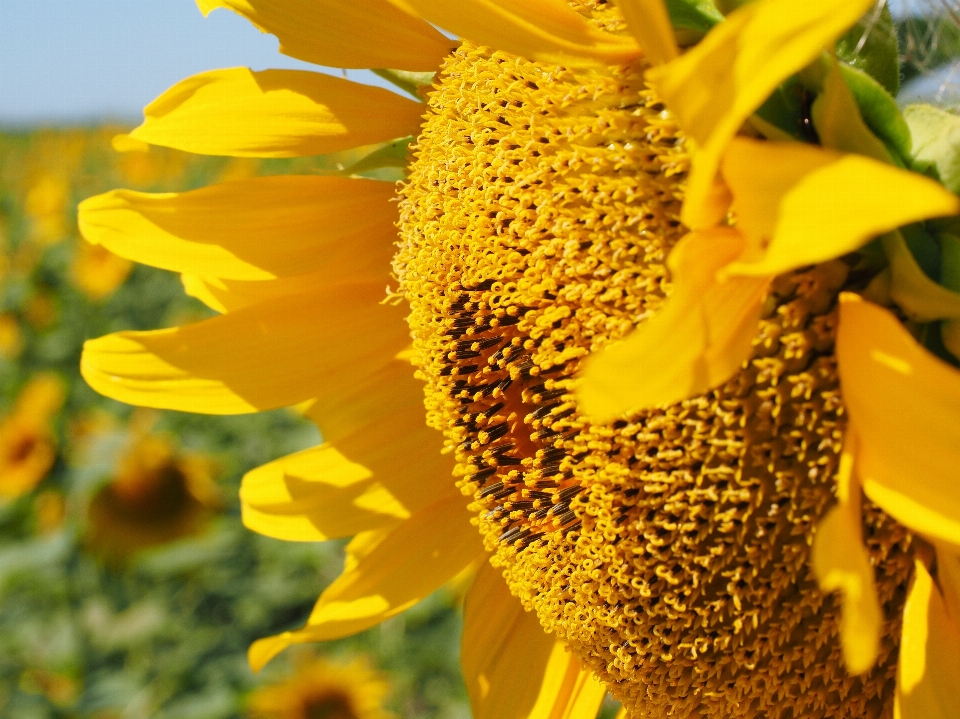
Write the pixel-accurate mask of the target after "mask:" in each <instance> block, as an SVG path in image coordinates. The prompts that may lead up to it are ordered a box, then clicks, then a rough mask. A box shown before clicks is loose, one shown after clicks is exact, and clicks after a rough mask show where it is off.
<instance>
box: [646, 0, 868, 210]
mask: <svg viewBox="0 0 960 719" xmlns="http://www.w3.org/2000/svg"><path fill="white" fill-rule="evenodd" d="M872 5H873V0H757V1H756V2H752V3H749V4H747V5H745V6H743V7H741V8H740V9H738V10H736V11H734V12H732V13H731V14H730V15H729V16H728V17H727V19H726V20H725V21H724V22H722V23H720V24H718V25H717V26H716V27H715V28H714V29H713V30H711V31H710V32H709V33H708V34H707V36H706V37H705V38H704V39H703V41H701V42H700V43H699V44H698V45H697V46H696V47H694V48H693V49H692V50H690V51H689V52H687V53H685V54H684V55H682V56H681V57H679V58H677V59H676V60H674V61H673V62H671V63H670V64H668V65H664V66H663V67H658V68H654V69H653V70H651V71H650V72H649V77H650V79H651V80H652V81H653V82H654V83H655V84H656V85H657V87H658V89H659V90H660V94H661V96H662V97H663V100H664V102H665V104H666V105H667V107H669V108H670V110H671V112H673V113H674V115H676V117H677V119H678V120H679V122H680V125H681V127H683V129H684V130H685V131H686V132H687V133H688V134H689V135H690V136H691V137H692V138H693V139H694V140H695V141H696V143H697V144H698V146H699V149H698V150H697V151H696V152H695V154H694V156H693V161H692V166H691V171H690V175H689V177H688V180H687V190H686V192H687V195H686V201H685V202H684V207H683V215H682V220H683V222H684V224H685V225H687V227H690V228H691V229H699V228H701V227H706V226H709V225H712V224H714V223H716V222H717V221H718V220H720V219H721V218H722V212H721V211H720V208H718V206H717V205H716V204H710V205H708V204H706V203H707V200H708V197H709V195H710V192H711V188H712V186H713V184H714V176H715V175H716V172H717V167H718V165H719V162H720V157H721V155H722V154H723V151H724V148H725V147H726V145H727V143H728V142H729V141H730V139H731V138H732V137H733V136H734V135H735V134H736V133H737V131H738V130H739V129H740V126H741V125H742V124H743V121H744V120H746V119H747V117H749V116H750V115H751V114H753V112H754V110H756V109H757V108H758V107H760V105H762V104H763V102H764V101H765V100H766V99H767V97H769V95H770V93H771V92H773V90H774V88H776V87H777V86H778V85H779V84H780V83H781V82H783V81H784V80H785V79H787V78H788V77H790V75H792V74H793V73H795V72H797V71H798V70H800V69H801V68H803V67H804V66H805V65H807V64H808V63H809V62H810V61H811V60H813V59H814V58H815V57H816V56H817V55H819V54H820V52H821V51H822V50H823V49H824V48H825V47H827V46H830V45H832V44H833V41H834V40H836V39H837V38H838V37H840V35H842V34H843V32H844V31H845V30H846V29H847V28H849V27H850V26H851V25H853V24H854V23H855V22H856V21H857V20H858V19H859V18H860V16H861V15H863V14H864V13H865V12H866V11H867V10H868V9H869V8H870V7H871V6H872ZM718 213H719V214H718Z"/></svg>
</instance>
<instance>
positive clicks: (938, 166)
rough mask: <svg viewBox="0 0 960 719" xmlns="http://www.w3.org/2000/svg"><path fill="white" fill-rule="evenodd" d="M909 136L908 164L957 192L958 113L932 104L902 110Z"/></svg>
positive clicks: (959, 155)
mask: <svg viewBox="0 0 960 719" xmlns="http://www.w3.org/2000/svg"><path fill="white" fill-rule="evenodd" d="M903 115H904V118H905V119H906V122H907V125H908V126H909V127H910V135H911V138H912V140H913V144H912V148H911V153H910V166H911V167H912V168H913V169H914V170H916V171H917V172H923V173H926V174H928V175H930V176H932V177H934V178H935V179H937V180H939V181H940V182H942V183H943V184H944V186H945V187H947V189H949V190H950V191H951V192H956V193H960V117H957V116H956V115H954V114H952V113H949V112H945V111H943V110H941V109H939V108H936V107H933V106H932V105H908V106H907V107H905V108H904V110H903Z"/></svg>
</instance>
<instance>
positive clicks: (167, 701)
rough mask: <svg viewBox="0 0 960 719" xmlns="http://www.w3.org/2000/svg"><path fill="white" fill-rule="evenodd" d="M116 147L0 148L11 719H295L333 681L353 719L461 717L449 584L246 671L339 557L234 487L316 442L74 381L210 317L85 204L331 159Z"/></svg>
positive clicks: (92, 132) (0, 547)
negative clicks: (148, 404) (158, 333)
mask: <svg viewBox="0 0 960 719" xmlns="http://www.w3.org/2000/svg"><path fill="white" fill-rule="evenodd" d="M122 131H123V128H116V127H99V128H89V129H70V130H38V131H33V132H7V133H4V134H0V297H2V301H0V716H3V717H6V718H9V719H48V718H49V719H53V718H54V717H62V718H64V719H65V718H67V717H70V718H71V719H74V718H76V719H148V718H150V719H220V718H223V719H227V718H228V717H241V716H264V717H272V716H300V715H299V714H291V713H289V712H290V711H294V710H295V706H294V705H296V704H297V701H298V697H299V698H300V699H302V696H301V695H302V694H303V693H304V692H307V693H309V692H310V691H314V690H315V688H316V687H317V686H324V684H323V683H324V682H326V683H327V684H330V685H331V686H332V687H333V689H332V690H331V691H333V696H335V697H336V696H339V694H337V692H341V693H342V692H344V691H347V692H355V693H357V695H358V696H360V697H364V696H365V697H368V698H369V697H371V696H374V697H378V698H377V699H376V701H375V702H374V704H376V706H369V707H366V708H361V707H360V706H359V705H357V707H355V711H356V712H357V713H356V716H357V717H363V718H366V717H370V719H375V718H376V717H380V716H389V715H390V714H388V713H385V712H392V713H393V714H399V715H402V716H411V717H420V716H423V717H451V718H452V717H463V716H468V715H469V710H468V708H467V703H466V698H465V697H466V695H465V691H464V688H463V682H462V679H461V678H460V675H459V669H458V666H459V662H458V659H457V655H458V645H459V625H460V618H459V614H458V611H457V606H458V604H459V600H460V594H461V592H460V590H459V589H458V587H457V586H456V585H455V584H454V585H450V586H448V587H447V588H444V589H442V590H440V591H439V592H437V593H436V594H435V595H433V596H432V597H430V598H429V599H428V600H427V601H425V602H423V603H421V604H420V605H418V606H417V607H416V608H414V609H413V610H411V611H408V612H406V613H405V614H403V615H401V616H399V617H396V618H394V619H392V620H390V621H388V622H386V623H385V624H383V625H382V626H380V627H377V628H374V629H372V630H370V631H367V632H365V633H362V634H360V635H357V636H355V637H351V638H348V639H344V640H339V641H335V642H329V643H327V644H324V645H321V646H319V647H318V648H317V647H316V645H314V647H309V648H305V649H303V650H302V651H300V652H297V651H290V652H287V653H285V654H284V655H281V656H280V657H279V658H277V659H276V660H275V661H273V662H271V664H270V665H269V666H268V667H267V668H266V669H265V670H264V671H263V672H261V674H259V675H254V674H253V672H252V671H251V670H250V668H249V666H248V663H247V659H246V651H247V648H248V647H249V645H250V644H251V643H252V642H253V641H254V640H256V639H259V638H261V637H264V636H267V635H270V634H275V633H277V632H281V631H284V630H287V629H292V628H295V627H298V626H300V625H301V624H302V623H303V622H304V620H305V619H306V617H307V615H308V614H309V612H310V609H311V607H312V606H313V603H314V601H315V600H316V597H317V595H318V594H319V593H320V590H321V589H323V588H324V587H325V586H326V585H327V584H329V583H330V581H331V580H332V579H333V578H335V577H336V576H337V574H339V572H340V570H341V567H342V564H343V556H342V548H341V545H342V543H310V542H308V543H289V542H282V541H279V540H275V539H270V538H266V537H263V536H261V535H258V534H255V533H253V532H250V531H248V530H247V529H245V528H244V527H243V526H242V525H241V521H240V517H239V502H238V499H237V491H238V486H239V480H240V477H241V476H242V475H243V473H244V472H246V471H248V470H249V469H251V468H253V467H256V466H258V465H260V464H263V463H265V462H267V461H269V460H272V459H274V458H276V457H279V456H281V455H283V454H287V453H290V452H293V451H296V450H299V449H302V448H305V447H308V446H311V445H313V444H316V442H317V440H318V438H319V435H318V432H317V430H316V428H315V427H314V425H313V424H312V423H310V422H309V421H307V420H305V419H303V418H301V417H299V416H298V415H296V414H295V413H294V412H292V411H288V410H279V411H274V412H268V413H261V414H256V415H250V416H240V417H201V416H198V415H191V414H185V413H178V412H168V411H165V412H159V411H152V410H135V409H133V408H131V407H130V406H128V405H124V404H121V403H119V402H114V401H112V400H108V399H105V398H103V397H101V396H100V395H98V394H96V393H95V392H94V391H93V390H91V389H90V388H89V387H88V386H87V385H86V383H84V382H83V380H82V379H81V378H80V375H79V359H80V351H81V347H82V344H83V342H84V341H85V340H86V339H88V338H91V337H96V336H99V335H102V334H105V333H108V332H111V331H115V330H118V329H129V328H138V329H146V328H152V327H164V326H171V325H175V324H179V323H182V322H184V321H190V320H196V319H200V318H202V317H206V316H208V315H209V314H211V313H210V311H209V310H207V309H206V308H205V307H204V306H203V305H201V304H200V303H199V302H197V301H195V300H194V299H192V298H190V297H188V296H186V295H185V294H184V292H183V287H182V285H181V282H180V279H179V277H178V276H177V275H175V274H172V273H168V272H164V271H161V270H156V269H152V268H148V267H144V266H139V265H138V266H134V265H133V264H132V263H130V262H128V261H126V260H123V259H121V258H118V257H116V256H114V255H112V254H110V253H109V252H107V251H105V250H103V249H102V248H99V247H96V246H93V245H89V244H87V243H86V242H85V241H84V240H82V239H81V238H80V236H79V233H78V229H77V219H76V218H77V209H76V208H77V203H78V202H79V201H80V200H82V199H84V198H86V197H90V196H91V195H95V194H97V193H100V192H104V191H106V190H108V189H111V188H114V187H129V188H131V189H136V190H147V191H152V192H171V191H180V190H188V189H193V188H196V187H200V186H204V185H208V184H212V183H214V182H217V181H222V180H225V179H237V178H245V177H252V176H255V175H258V174H274V175H275V174H283V173H288V172H297V173H301V174H303V173H312V172H325V171H330V170H331V165H330V164H329V163H330V162H332V161H329V160H328V162H327V165H324V164H323V162H321V161H318V160H312V159H311V160H302V161H300V160H298V161H292V160H270V161H254V160H237V159H227V158H209V157H202V156H197V155H188V154H186V153H181V152H177V151H174V150H165V149H162V148H160V149H158V148H151V149H149V150H146V148H138V149H137V150H136V151H132V152H125V153H118V152H116V151H115V150H114V149H113V147H112V146H111V140H112V138H113V137H114V136H115V135H117V134H118V133H120V132H122ZM334 169H335V168H334ZM317 654H322V658H318V657H317V656H315V655H317ZM318 662H319V665H318ZM318 666H319V668H318ZM304 672H307V675H308V676H314V677H315V678H317V680H316V681H306V680H304V679H297V677H299V676H300V675H301V674H303V673H304ZM310 672H312V674H310ZM291 677H292V678H291ZM272 685H276V686H274V687H273V688H272V690H271V691H272V694H270V693H268V694H267V695H266V696H261V695H259V694H256V693H254V692H255V690H257V689H258V688H262V687H265V686H272ZM262 691H264V690H263V689H261V692H262ZM278 695H279V696H280V697H281V700H282V701H281V702H280V707H279V708H277V706H276V705H277V701H278V700H277V696H278ZM257 697H259V698H257ZM380 699H382V702H381V701H380ZM283 702H286V704H284V703H283ZM381 704H382V706H381ZM290 706H294V708H293V709H291V708H290ZM264 707H267V708H266V709H264ZM270 707H274V708H273V710H272V711H273V712H274V713H272V714H271V713H270V709H269V708H270ZM283 707H287V708H286V709H283ZM280 711H287V712H288V713H280V714H278V713H277V712H280ZM258 712H259V713H258ZM323 716H341V715H339V714H324V715H323ZM344 716H346V715H344ZM350 716H354V715H353V714H351V715H350Z"/></svg>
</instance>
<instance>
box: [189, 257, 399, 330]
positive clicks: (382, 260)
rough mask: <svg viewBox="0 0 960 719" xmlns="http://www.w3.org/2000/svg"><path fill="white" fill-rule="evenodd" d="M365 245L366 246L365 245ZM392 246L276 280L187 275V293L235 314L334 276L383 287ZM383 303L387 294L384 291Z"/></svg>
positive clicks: (312, 288)
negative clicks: (373, 283) (373, 282)
mask: <svg viewBox="0 0 960 719" xmlns="http://www.w3.org/2000/svg"><path fill="white" fill-rule="evenodd" d="M361 246H362V245H361ZM392 249H395V248H393V247H392V246H391V245H384V244H381V243H378V244H377V246H376V247H373V248H369V249H365V250H363V251H360V252H337V253H334V254H332V255H331V256H330V257H329V258H328V260H329V264H328V265H327V266H326V267H325V268H324V269H322V270H320V271H319V272H311V273H310V274H307V275H294V276H293V277H279V278H277V279H275V280H224V279H220V278H219V277H209V276H208V277H203V276H200V275H190V274H183V275H181V279H182V281H183V286H184V290H185V291H186V293H187V294H188V295H190V296H191V297H196V298H197V299H198V300H200V301H201V302H203V303H204V304H205V305H207V307H210V308H211V309H213V310H216V311H217V312H221V313H225V312H235V311H236V310H239V309H242V308H243V307H248V306H250V305H255V304H260V303H262V302H267V301H270V300H274V299H276V298H278V297H286V296H289V295H299V294H303V293H304V292H315V291H316V289H317V288H318V287H320V286H322V285H324V284H327V283H329V282H330V278H331V277H350V278H351V280H352V281H355V282H365V281H376V282H380V284H381V287H382V286H384V285H386V283H387V281H388V280H389V278H388V277H386V276H385V270H386V269H387V268H389V266H390V257H389V256H386V257H385V255H390V254H391V252H390V251H391V250H392ZM381 295H382V296H381V298H380V299H381V300H382V299H383V297H385V296H386V291H383V292H381Z"/></svg>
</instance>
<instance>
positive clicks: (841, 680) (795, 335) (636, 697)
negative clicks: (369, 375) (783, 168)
mask: <svg viewBox="0 0 960 719" xmlns="http://www.w3.org/2000/svg"><path fill="white" fill-rule="evenodd" d="M643 70H644V68H643V67H621V68H605V69H590V70H577V71H572V70H568V69H564V68H558V67H551V66H546V65H541V64H538V63H531V62H527V61H524V60H520V59H517V58H515V57H512V56H508V55H504V54H501V53H492V52H489V51H487V50H484V49H482V48H480V49H478V48H474V47H472V46H470V45H466V44H465V45H464V46H463V47H462V48H461V49H460V50H459V51H458V52H457V53H455V54H454V55H453V56H452V57H451V58H449V59H448V61H447V63H446V65H445V67H444V69H443V72H442V75H441V77H440V81H439V84H438V87H437V88H436V89H435V91H434V92H433V94H432V95H431V97H430V99H429V114H428V117H427V120H426V123H425V125H424V128H423V132H422V134H421V136H420V138H419V139H418V142H417V145H416V147H415V151H414V152H415V154H414V161H413V163H412V166H411V174H410V178H409V181H408V183H407V185H406V186H405V188H404V190H403V199H402V202H401V220H400V234H401V243H400V249H399V252H398V254H397V257H396V259H395V271H396V272H397V275H398V277H399V278H400V280H401V285H402V288H403V291H404V293H405V294H406V297H407V299H408V300H409V302H410V305H411V315H410V320H409V321H410V326H411V329H412V331H413V335H414V343H415V344H414V347H415V351H416V353H417V358H418V366H419V374H420V376H421V377H422V378H423V379H424V380H425V382H426V407H427V414H428V422H429V423H430V424H431V426H434V427H436V428H437V429H440V430H441V431H443V432H444V434H445V436H446V441H447V444H448V446H449V447H450V448H451V449H452V450H453V451H454V452H455V456H456V459H457V470H456V471H457V473H458V476H459V482H460V485H461V487H463V489H464V491H466V492H467V493H469V494H470V495H471V496H473V497H474V499H475V502H474V505H473V507H474V509H475V510H476V512H477V515H478V520H477V521H478V524H479V527H480V530H481V532H482V533H483V535H484V537H485V542H486V546H487V548H488V549H489V550H491V551H492V552H493V553H494V556H493V561H494V563H495V564H497V565H498V566H501V567H502V568H503V569H504V573H505V577H506V579H507V582H508V584H509V585H510V588H511V590H512V592H513V593H514V594H515V595H517V596H518V597H520V599H521V600H522V601H523V603H524V605H525V606H526V607H527V608H528V609H532V610H534V611H536V612H537V614H538V616H539V618H540V621H541V623H542V624H543V626H544V627H545V628H546V629H547V630H548V631H551V632H554V633H556V634H557V635H558V636H559V637H561V638H563V639H564V640H565V641H566V642H567V643H568V644H569V645H570V647H571V648H572V649H573V651H574V652H576V653H577V654H578V655H579V656H580V657H581V658H582V659H583V660H584V661H585V662H586V663H587V664H588V665H589V666H590V667H591V668H592V669H593V671H594V672H595V673H596V674H597V675H598V677H599V678H600V679H601V680H603V681H604V682H605V683H607V684H608V686H610V687H611V689H612V691H613V693H614V694H615V695H616V696H617V698H619V699H620V700H621V701H623V702H624V704H625V705H626V707H627V708H628V710H630V712H631V715H633V716H644V717H646V716H657V717H659V716H668V715H669V716H679V717H688V716H691V717H693V716H696V717H714V716H715V717H728V716H731V715H737V716H745V717H770V718H771V719H772V718H774V717H794V716H803V717H823V716H831V717H861V716H879V715H880V714H881V713H883V712H885V711H889V709H890V705H891V701H892V688H893V679H894V672H895V664H896V641H895V639H894V637H896V636H897V635H898V622H899V619H898V617H899V615H900V611H901V608H902V604H903V600H904V589H905V586H906V582H907V580H908V578H909V572H910V567H911V562H912V560H911V558H910V554H911V552H910V538H909V536H907V534H906V533H905V532H904V531H903V530H902V529H901V528H900V527H899V526H897V525H896V524H895V523H893V522H892V520H890V519H889V518H888V517H886V516H885V515H883V514H882V513H880V512H879V511H878V510H876V509H874V508H873V507H872V506H868V507H867V508H866V509H865V512H864V537H865V541H866V543H867V545H868V548H869V551H870V552H871V553H872V555H873V559H874V561H875V564H876V566H877V567H878V574H877V581H878V589H879V592H880V599H881V603H882V605H883V607H884V611H885V613H886V616H887V617H888V618H889V621H888V622H886V623H885V627H884V638H883V642H882V648H881V655H880V660H879V662H878V664H877V666H876V667H875V668H874V669H873V670H871V671H870V672H869V673H867V674H865V675H862V676H859V677H853V676H850V675H849V674H848V672H847V671H846V669H845V667H844V666H843V660H842V653H841V648H840V644H839V640H838V627H839V606H838V603H837V602H835V601H834V599H833V598H832V597H824V596H823V595H822V594H821V593H820V592H819V590H818V589H817V586H816V582H815V580H814V578H813V575H812V571H811V567H810V546H811V542H812V539H813V533H814V531H815V528H816V525H817V523H818V522H819V520H820V518H821V517H822V516H823V514H824V513H825V511H826V510H827V509H828V508H829V506H830V504H831V503H832V502H833V501H834V491H835V474H836V470H837V465H838V458H839V450H840V443H841V440H842V435H843V430H844V426H845V420H844V413H843V406H842V403H841V398H840V393H839V388H838V380H837V372H836V363H835V360H834V357H833V337H834V329H835V325H836V295H837V293H838V291H839V289H840V288H841V287H842V286H843V285H844V283H845V282H846V281H847V277H848V267H847V265H846V264H844V263H843V262H840V261H835V262H832V263H828V264H825V265H821V266H817V267H813V268H809V269H806V270H803V271H799V272H797V273H794V274H792V275H789V276H785V277H782V278H780V279H778V281H777V282H776V283H775V285H774V288H773V290H772V292H771V295H770V297H769V298H768V301H767V306H766V312H765V318H764V320H763V322H762V326H761V329H760V332H759V334H758V336H757V338H756V340H755V346H754V356H753V358H752V359H751V360H750V362H749V363H747V365H746V366H745V367H744V369H743V370H742V371H741V372H740V373H739V374H738V375H736V376H735V377H734V378H733V379H731V380H730V381H729V382H728V383H727V384H726V385H724V386H723V387H721V388H719V389H717V390H716V391H714V392H711V393H710V394H708V395H704V396H701V397H696V398H693V399H691V400H688V401H685V402H682V403H679V404H677V405H673V406H669V407H663V408H659V409H657V410H652V411H645V412H640V413H637V414H633V415H630V416H625V417H623V418H622V419H621V420H619V421H617V422H615V423H613V424H610V425H593V424H591V423H590V422H589V421H587V420H586V419H585V418H584V417H583V416H582V415H581V414H580V413H579V411H578V409H577V405H576V403H575V401H574V395H573V389H574V387H575V383H576V378H575V375H576V373H577V370H578V368H579V366H580V363H581V361H582V359H583V358H584V357H585V356H586V355H587V354H589V353H590V352H593V351H597V350H599V349H601V348H602V347H603V346H605V345H607V344H609V343H610V342H612V341H615V340H618V339H620V338H622V337H623V336H624V335H626V334H627V333H628V332H629V331H630V330H631V329H632V328H633V327H634V326H635V325H636V324H637V323H638V322H642V321H643V320H644V319H645V318H646V317H648V316H649V315H651V314H652V313H653V312H655V311H656V310H657V308H658V307H659V306H660V304H661V303H662V301H663V298H664V297H665V296H666V295H667V294H668V293H669V280H668V273H667V270H666V268H665V258H666V256H667V254H668V253H669V250H670V249H671V247H672V246H673V245H674V244H675V243H676V241H677V240H678V239H679V238H680V237H681V236H682V235H683V234H684V232H685V230H684V228H683V227H681V226H680V224H679V222H678V219H677V218H678V215H679V210H680V202H681V198H682V192H683V180H684V177H685V170H686V167H687V162H688V157H687V153H686V151H685V141H684V138H683V136H682V134H681V133H680V132H679V130H678V129H677V127H676V125H675V124H674V122H673V120H672V119H671V116H670V115H669V113H668V112H667V111H666V110H665V108H664V107H663V106H662V104H661V103H660V101H659V98H658V97H657V95H656V94H655V92H654V91H653V90H652V89H651V88H649V87H647V86H646V85H645V83H644V81H643V78H642V73H643ZM638 369H640V370H642V368H638Z"/></svg>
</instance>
